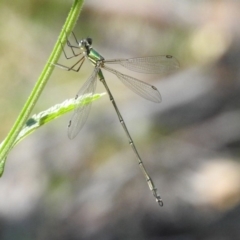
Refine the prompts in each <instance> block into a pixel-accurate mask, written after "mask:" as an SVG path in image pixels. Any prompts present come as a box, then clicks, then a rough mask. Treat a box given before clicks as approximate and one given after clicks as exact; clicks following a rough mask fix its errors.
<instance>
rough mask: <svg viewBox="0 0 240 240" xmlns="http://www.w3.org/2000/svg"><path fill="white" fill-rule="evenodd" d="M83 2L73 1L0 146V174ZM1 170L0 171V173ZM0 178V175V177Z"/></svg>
mask: <svg viewBox="0 0 240 240" xmlns="http://www.w3.org/2000/svg"><path fill="white" fill-rule="evenodd" d="M83 2H84V0H75V1H74V3H73V5H72V7H71V9H70V12H69V14H68V17H67V19H66V22H65V24H64V26H63V28H62V31H61V33H60V35H59V37H58V40H57V43H56V44H55V46H54V48H53V51H52V53H51V55H50V57H49V59H48V61H47V63H46V65H45V67H44V69H43V71H42V73H41V75H40V77H39V79H38V81H37V83H36V85H35V86H34V88H33V90H32V92H31V94H30V96H29V98H28V100H27V102H26V103H25V105H24V107H23V109H22V111H21V113H20V114H19V116H18V118H17V120H16V122H15V124H14V125H13V127H12V129H11V130H10V132H9V134H8V135H7V137H6V139H5V140H4V142H3V143H2V145H1V148H0V173H1V172H3V169H4V165H5V161H6V158H7V155H8V153H9V151H10V150H11V148H12V146H13V144H14V142H15V140H16V138H17V137H18V134H19V133H20V131H21V129H22V128H23V126H24V124H25V123H26V121H27V119H28V118H29V116H30V114H31V111H32V109H33V107H34V106H35V104H36V102H37V100H38V98H39V96H40V94H41V93H42V91H43V89H44V87H45V85H46V83H47V81H48V79H49V77H50V75H51V73H52V71H53V68H54V66H53V65H52V64H53V63H56V62H57V61H58V59H59V57H60V55H61V52H62V48H61V44H65V42H66V38H67V36H68V34H69V33H70V32H71V31H72V30H73V28H74V26H75V23H76V21H77V19H78V16H79V14H80V11H81V9H82V6H83ZM1 170H2V171H1ZM0 176H1V175H0Z"/></svg>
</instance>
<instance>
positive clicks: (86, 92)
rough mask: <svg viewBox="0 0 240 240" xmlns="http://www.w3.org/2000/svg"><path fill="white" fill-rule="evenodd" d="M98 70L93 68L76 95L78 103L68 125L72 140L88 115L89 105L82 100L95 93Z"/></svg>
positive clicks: (69, 135)
mask: <svg viewBox="0 0 240 240" xmlns="http://www.w3.org/2000/svg"><path fill="white" fill-rule="evenodd" d="M98 70H99V68H95V69H94V71H93V73H92V74H91V76H90V77H89V78H88V80H87V81H86V82H85V83H84V85H83V86H82V87H81V89H80V90H79V92H78V93H77V95H76V101H78V105H76V107H75V109H74V113H73V115H72V118H71V120H70V121H69V125H68V137H69V138H70V139H73V138H75V137H76V135H77V134H78V133H79V131H80V130H81V129H82V127H83V125H84V124H85V122H86V120H87V117H88V115H89V112H90V109H91V105H92V104H91V103H88V104H86V103H84V98H85V97H86V96H88V97H89V96H92V95H93V94H94V93H95V90H96V85H97V81H96V80H97V73H98Z"/></svg>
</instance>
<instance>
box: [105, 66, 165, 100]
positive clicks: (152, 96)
mask: <svg viewBox="0 0 240 240" xmlns="http://www.w3.org/2000/svg"><path fill="white" fill-rule="evenodd" d="M103 68H104V69H105V70H107V71H109V72H111V73H113V74H115V75H116V76H117V77H118V78H119V79H120V80H121V81H122V82H123V83H124V84H125V85H126V86H127V87H128V88H130V89H131V90H132V91H133V92H135V93H137V94H138V95H140V96H141V97H143V98H146V99H147V100H150V101H152V102H161V101H162V98H161V95H160V93H159V91H158V90H157V88H156V87H154V86H152V85H150V84H147V83H145V82H143V81H140V80H138V79H136V78H133V77H130V76H128V75H125V74H122V73H120V72H118V71H116V70H114V69H112V68H109V67H106V66H104V67H103Z"/></svg>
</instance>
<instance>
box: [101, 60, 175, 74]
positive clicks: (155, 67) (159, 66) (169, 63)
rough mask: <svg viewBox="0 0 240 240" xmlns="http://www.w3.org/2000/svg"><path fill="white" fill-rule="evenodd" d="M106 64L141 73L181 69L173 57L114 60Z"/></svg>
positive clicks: (157, 72)
mask: <svg viewBox="0 0 240 240" xmlns="http://www.w3.org/2000/svg"><path fill="white" fill-rule="evenodd" d="M104 63H106V64H120V65H122V66H123V67H125V68H127V69H129V70H131V71H135V72H140V73H153V74H159V73H167V72H171V71H174V70H176V69H178V68H179V62H178V60H177V59H176V58H174V57H173V56H171V55H159V56H153V57H140V58H129V59H114V60H106V61H104Z"/></svg>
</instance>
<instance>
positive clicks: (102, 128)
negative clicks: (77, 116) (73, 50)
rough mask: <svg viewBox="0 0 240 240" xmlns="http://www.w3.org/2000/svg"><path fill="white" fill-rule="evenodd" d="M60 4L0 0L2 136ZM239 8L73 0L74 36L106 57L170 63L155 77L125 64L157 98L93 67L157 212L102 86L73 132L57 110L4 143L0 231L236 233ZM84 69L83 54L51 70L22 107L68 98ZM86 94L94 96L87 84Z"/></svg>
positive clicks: (111, 239)
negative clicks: (76, 1)
mask: <svg viewBox="0 0 240 240" xmlns="http://www.w3.org/2000/svg"><path fill="white" fill-rule="evenodd" d="M71 4H72V1H70V0H67V1H57V0H53V1H46V0H41V1H37V0H34V1H33V0H32V1H27V0H24V1H14V2H11V1H7V0H1V2H0V26H1V27H0V34H1V38H0V43H1V44H0V79H1V80H0V81H1V88H0V96H1V97H0V109H1V111H0V119H1V127H0V136H1V139H2V140H3V139H4V138H5V136H6V135H7V133H8V131H9V130H10V128H11V127H12V125H13V123H14V122H15V120H16V118H17V116H18V114H19V112H20V110H21V109H22V107H23V105H24V103H25V101H26V99H27V98H28V96H29V94H30V92H31V90H32V88H33V86H34V84H35V83H36V80H37V78H38V76H39V74H40V72H41V70H42V69H43V66H44V65H45V63H46V61H47V59H48V57H49V55H50V52H51V50H52V48H53V46H54V44H55V42H56V40H57V37H58V34H59V32H60V30H61V28H62V25H63V23H64V21H65V19H66V17H67V14H68V12H69V9H70V6H71ZM239 9H240V2H239V1H234V0H228V1H227V0H225V1H221V0H219V1H213V0H212V1H211V0H207V1H206V0H199V1H191V0H182V1H177V0H142V1H139V0H131V1H126V0H122V1H107V0H101V1H94V0H88V1H86V3H85V5H84V8H83V10H82V13H81V16H80V18H79V21H78V23H77V25H76V27H75V30H74V32H75V34H76V36H77V37H78V38H79V39H81V38H85V37H92V38H93V45H94V47H95V49H97V50H98V51H99V52H100V53H101V54H102V55H103V56H104V57H105V58H106V59H112V58H129V57H140V56H152V55H164V54H170V55H173V56H175V57H176V58H177V59H178V61H179V62H180V69H179V70H178V71H176V72H174V73H171V74H168V75H164V76H155V75H154V76H150V75H144V74H136V73H131V75H132V76H134V77H137V78H139V79H141V80H144V81H146V82H148V83H151V84H153V85H154V86H156V87H157V88H158V89H159V91H160V92H161V95H162V98H163V101H162V103H161V104H156V103H152V102H149V101H146V100H145V99H142V98H141V97H139V96H138V95H136V94H135V93H133V92H131V90H129V89H127V88H126V87H125V86H123V85H122V83H121V82H120V81H119V80H118V79H117V78H116V77H115V76H113V75H111V74H108V73H106V74H105V76H106V80H107V82H108V84H109V87H110V89H111V90H112V93H113V95H114V96H115V100H116V102H117V104H118V107H119V109H120V111H121V113H122V115H123V117H124V119H125V121H126V124H127V126H128V128H129V131H130V133H131V135H132V137H133V140H134V141H135V144H136V147H137V148H138V150H139V153H140V155H141V156H142V158H143V161H144V163H145V165H146V168H147V170H148V171H149V173H150V174H151V177H152V178H153V180H154V182H155V185H156V187H157V188H158V190H159V192H160V195H161V197H162V199H163V201H164V207H162V208H161V207H159V206H158V205H157V203H156V202H155V200H154V198H153V196H152V193H151V192H150V191H149V189H148V186H147V184H146V182H145V179H144V177H143V175H142V173H141V171H140V169H139V167H138V164H137V161H136V159H135V156H134V153H133V152H132V149H131V148H130V146H129V144H128V139H127V138H126V136H125V133H124V131H123V129H122V127H121V124H120V123H119V121H118V119H117V116H116V113H115V112H114V109H113V107H112V104H111V102H110V101H109V99H108V97H107V95H105V96H104V97H102V98H101V99H99V100H98V101H96V102H94V103H93V106H92V109H91V113H90V116H89V118H88V121H87V123H86V125H85V126H84V128H83V129H82V131H81V132H80V134H79V135H78V136H77V137H76V138H75V139H74V140H69V139H68V137H67V125H68V121H69V119H70V118H71V113H70V114H68V115H66V116H64V117H62V118H59V119H57V120H55V121H53V122H52V123H50V124H48V125H46V126H44V127H42V128H41V129H39V130H38V131H36V132H35V133H34V134H32V135H31V136H29V137H27V138H26V139H25V140H23V141H22V142H21V143H20V144H19V145H17V146H16V147H15V148H14V149H13V150H12V151H11V153H10V154H9V157H8V160H7V163H6V167H5V172H4V175H3V177H2V178H1V179H0V239H1V240H12V239H19V240H21V239H38V240H42V239H53V240H55V239H56V240H57V239H60V240H61V239H70V240H75V239H83V240H90V239H100V240H115V239H137V240H141V239H150V240H156V239H163V240H165V239H166V240H176V239H178V240H191V239H207V240H215V239H218V240H227V239H239V236H240V67H239V66H240V28H239V21H240V15H239ZM60 63H63V64H67V63H68V62H67V61H66V60H65V59H64V57H63V56H62V58H61V59H60ZM91 71H92V66H91V65H90V64H88V63H86V64H85V66H84V67H83V68H82V70H81V72H80V73H74V72H65V71H63V70H61V69H58V68H56V69H55V70H54V73H53V74H52V76H51V79H50V81H49V83H48V84H47V86H46V88H45V90H44V92H43V94H42V95H41V97H40V99H39V101H38V103H37V105H36V107H35V109H34V112H33V114H34V113H38V112H40V111H43V110H45V109H47V108H49V107H50V106H53V105H55V104H57V103H61V102H62V101H64V100H65V99H67V98H72V97H74V96H75V95H76V93H77V91H78V90H79V88H80V87H81V86H82V84H83V83H84V81H85V80H86V79H87V78H88V76H89V75H90V74H91ZM125 73H129V72H128V71H126V70H125ZM97 92H99V93H101V92H105V90H104V88H103V86H102V84H101V83H100V82H99V83H98V87H97Z"/></svg>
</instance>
